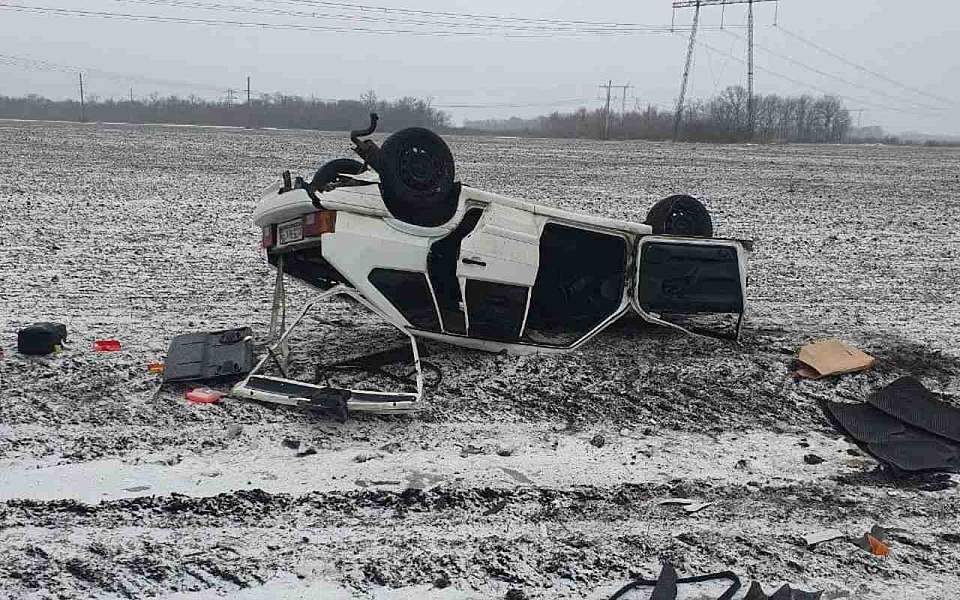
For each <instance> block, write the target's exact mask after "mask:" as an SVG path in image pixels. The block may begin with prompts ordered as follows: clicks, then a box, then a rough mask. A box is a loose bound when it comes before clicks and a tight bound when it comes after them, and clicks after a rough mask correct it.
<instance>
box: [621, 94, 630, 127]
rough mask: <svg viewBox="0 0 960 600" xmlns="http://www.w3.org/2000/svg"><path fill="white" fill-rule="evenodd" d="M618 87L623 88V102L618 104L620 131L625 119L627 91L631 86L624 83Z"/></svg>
mask: <svg viewBox="0 0 960 600" xmlns="http://www.w3.org/2000/svg"><path fill="white" fill-rule="evenodd" d="M620 87H621V88H623V101H622V102H621V103H620V129H624V122H625V121H626V117H627V89H628V88H630V87H631V86H630V84H629V83H626V84H624V85H621V86H620Z"/></svg>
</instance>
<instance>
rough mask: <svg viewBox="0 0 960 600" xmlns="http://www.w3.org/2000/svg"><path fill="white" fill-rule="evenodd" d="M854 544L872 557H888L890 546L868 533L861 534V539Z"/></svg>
mask: <svg viewBox="0 0 960 600" xmlns="http://www.w3.org/2000/svg"><path fill="white" fill-rule="evenodd" d="M856 544H857V545H858V546H860V547H861V548H863V549H864V550H866V551H867V552H869V553H870V554H873V555H874V556H890V546H888V545H886V544H885V543H883V542H882V541H880V540H879V539H877V538H875V537H873V536H872V535H870V534H869V533H865V534H863V537H862V538H859V539H858V540H857V541H856Z"/></svg>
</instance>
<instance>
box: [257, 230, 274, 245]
mask: <svg viewBox="0 0 960 600" xmlns="http://www.w3.org/2000/svg"><path fill="white" fill-rule="evenodd" d="M272 245H273V225H264V226H263V229H262V234H261V237H260V246H261V247H262V248H269V247H270V246H272Z"/></svg>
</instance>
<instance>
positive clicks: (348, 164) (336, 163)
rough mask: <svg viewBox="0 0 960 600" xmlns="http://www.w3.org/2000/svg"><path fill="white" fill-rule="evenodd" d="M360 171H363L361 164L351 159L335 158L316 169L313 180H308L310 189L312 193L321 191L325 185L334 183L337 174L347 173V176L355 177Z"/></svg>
mask: <svg viewBox="0 0 960 600" xmlns="http://www.w3.org/2000/svg"><path fill="white" fill-rule="evenodd" d="M360 171H363V163H362V162H360V161H359V160H353V159H352V158H335V159H333V160H331V161H330V162H328V163H326V164H324V165H323V166H322V167H320V168H319V169H317V172H316V173H314V175H313V179H311V180H310V187H311V188H312V189H313V190H314V191H317V190H322V189H323V188H324V186H326V185H327V184H330V183H333V182H334V181H336V180H337V175H338V174H340V173H347V174H349V175H356V174H357V173H359V172H360Z"/></svg>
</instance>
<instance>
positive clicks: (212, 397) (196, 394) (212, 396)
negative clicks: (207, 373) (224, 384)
mask: <svg viewBox="0 0 960 600" xmlns="http://www.w3.org/2000/svg"><path fill="white" fill-rule="evenodd" d="M184 396H186V398H187V401H188V402H191V403H193V404H214V403H216V402H219V401H220V398H222V397H223V392H218V391H217V390H211V389H210V388H194V389H192V390H190V391H189V392H187V393H186V394H184Z"/></svg>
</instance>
